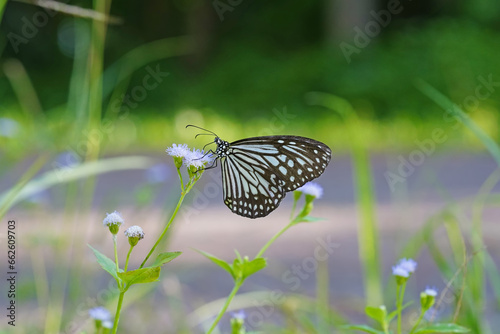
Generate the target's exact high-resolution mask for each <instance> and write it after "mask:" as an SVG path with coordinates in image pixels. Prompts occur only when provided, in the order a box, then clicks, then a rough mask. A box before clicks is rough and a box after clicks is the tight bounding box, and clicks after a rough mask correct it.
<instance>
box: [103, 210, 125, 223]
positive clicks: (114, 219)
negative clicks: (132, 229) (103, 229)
mask: <svg viewBox="0 0 500 334" xmlns="http://www.w3.org/2000/svg"><path fill="white" fill-rule="evenodd" d="M106 214H107V216H106V218H104V220H103V221H102V224H103V225H105V226H111V225H118V226H120V225H121V224H123V218H122V217H121V216H120V214H119V213H118V212H117V211H116V210H115V212H112V213H106Z"/></svg>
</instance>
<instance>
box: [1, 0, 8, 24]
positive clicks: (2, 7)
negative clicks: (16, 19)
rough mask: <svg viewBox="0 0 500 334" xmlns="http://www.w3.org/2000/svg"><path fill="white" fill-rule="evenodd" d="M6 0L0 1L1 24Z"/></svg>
mask: <svg viewBox="0 0 500 334" xmlns="http://www.w3.org/2000/svg"><path fill="white" fill-rule="evenodd" d="M6 4H7V0H0V23H2V17H3V11H4V10H5V5H6Z"/></svg>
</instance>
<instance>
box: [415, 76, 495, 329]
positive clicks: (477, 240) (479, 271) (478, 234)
mask: <svg viewBox="0 0 500 334" xmlns="http://www.w3.org/2000/svg"><path fill="white" fill-rule="evenodd" d="M415 85H416V86H417V88H419V89H420V91H422V92H423V93H424V94H425V95H427V97H429V98H430V99H431V100H433V101H434V102H435V103H436V104H438V105H439V106H440V107H441V108H443V109H445V110H450V111H452V112H453V114H454V115H455V116H457V118H458V120H459V121H460V122H462V124H464V125H465V127H467V128H468V129H469V130H470V131H471V132H472V133H473V134H474V135H475V136H476V137H477V138H478V139H479V140H480V141H481V142H482V143H483V145H484V146H485V147H486V149H487V150H488V151H489V153H490V154H491V156H492V157H493V159H494V160H495V162H496V163H497V165H498V167H499V168H500V147H499V146H498V145H497V144H496V142H495V141H494V140H493V139H492V138H491V137H490V136H488V135H487V134H486V133H485V132H484V131H483V130H482V129H481V127H480V126H478V125H477V124H476V123H475V122H474V121H473V120H472V119H471V118H470V117H469V115H467V114H466V113H465V112H464V111H463V110H461V109H460V108H459V107H458V106H457V105H456V104H454V103H453V102H451V101H450V100H449V99H448V98H447V97H446V96H444V95H443V94H441V93H440V92H439V91H437V90H436V89H435V88H434V87H432V86H431V85H429V84H428V83H426V82H425V81H423V80H418V81H416V83H415ZM493 178H494V176H493ZM486 182H488V180H487V181H486ZM490 182H491V181H490ZM485 187H486V190H487V186H485ZM480 200H481V199H480ZM476 210H479V211H478V212H476V215H479V217H477V216H476V217H475V220H474V221H473V226H474V231H473V239H472V241H473V245H474V246H475V247H477V246H479V247H480V248H482V247H483V241H482V222H481V217H480V212H481V211H482V205H479V206H478V207H477V208H476ZM478 257H479V258H478V260H477V263H476V264H475V265H474V267H473V273H474V278H473V279H472V281H471V282H470V283H471V284H472V285H473V286H474V287H475V289H474V290H475V291H474V292H475V294H473V295H472V296H471V299H473V300H474V303H475V304H476V305H475V306H473V307H472V308H473V310H472V312H475V310H479V309H482V308H483V305H484V303H485V301H484V286H485V284H484V278H483V277H484V271H483V270H484V269H483V268H484V267H483V264H484V257H483V254H482V253H481V254H479V255H478ZM474 317H475V319H473V320H475V328H472V330H473V331H478V332H484V331H486V330H487V327H486V326H485V325H484V321H482V320H483V319H482V317H481V315H480V314H477V313H475V314H474Z"/></svg>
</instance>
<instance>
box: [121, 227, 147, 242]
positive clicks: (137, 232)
mask: <svg viewBox="0 0 500 334" xmlns="http://www.w3.org/2000/svg"><path fill="white" fill-rule="evenodd" d="M125 235H126V236H127V237H129V238H139V240H140V239H143V238H144V231H143V230H142V228H141V227H140V226H137V225H134V226H130V227H129V228H128V229H126V230H125Z"/></svg>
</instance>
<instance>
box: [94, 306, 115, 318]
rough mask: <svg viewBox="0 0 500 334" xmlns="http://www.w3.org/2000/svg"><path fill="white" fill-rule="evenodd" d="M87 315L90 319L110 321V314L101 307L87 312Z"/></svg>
mask: <svg viewBox="0 0 500 334" xmlns="http://www.w3.org/2000/svg"><path fill="white" fill-rule="evenodd" d="M89 315H90V317H91V318H93V319H95V320H100V321H108V320H110V319H111V313H109V311H108V310H107V309H106V308H105V307H102V306H97V307H94V308H91V309H90V310H89Z"/></svg>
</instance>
